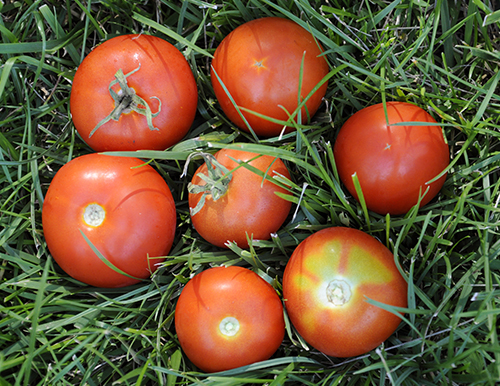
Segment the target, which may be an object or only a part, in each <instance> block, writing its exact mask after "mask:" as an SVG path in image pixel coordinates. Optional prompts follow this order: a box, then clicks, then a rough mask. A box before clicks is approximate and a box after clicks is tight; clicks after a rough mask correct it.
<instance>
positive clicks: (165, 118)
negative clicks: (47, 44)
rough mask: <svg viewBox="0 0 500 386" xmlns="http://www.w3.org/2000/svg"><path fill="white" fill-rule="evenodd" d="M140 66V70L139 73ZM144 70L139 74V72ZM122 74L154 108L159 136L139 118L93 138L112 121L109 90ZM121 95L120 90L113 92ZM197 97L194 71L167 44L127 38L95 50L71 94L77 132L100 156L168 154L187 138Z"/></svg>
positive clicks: (129, 116) (125, 118) (125, 117)
mask: <svg viewBox="0 0 500 386" xmlns="http://www.w3.org/2000/svg"><path fill="white" fill-rule="evenodd" d="M139 66H140V68H139ZM138 68H139V69H138ZM119 69H122V71H123V73H124V74H128V73H130V72H132V71H133V70H136V69H138V70H137V71H136V72H135V73H133V74H132V75H130V76H129V77H128V78H127V82H128V84H129V86H130V87H132V88H133V89H134V90H135V92H136V94H137V95H139V96H140V97H142V98H143V99H144V100H145V101H146V102H147V103H148V104H149V106H150V108H151V111H152V113H156V112H157V111H158V109H159V102H158V100H157V99H156V98H159V99H160V100H161V111H160V113H159V114H158V116H156V117H155V118H153V121H152V123H153V125H154V127H155V128H157V129H158V130H151V129H150V128H149V127H148V124H147V121H146V117H145V116H143V115H140V114H138V113H136V112H130V113H125V114H122V115H121V116H120V118H119V120H118V121H114V120H111V121H109V122H107V123H106V124H104V125H103V126H101V127H100V128H99V129H97V131H96V132H95V133H94V134H93V135H92V136H91V137H90V138H89V135H90V133H91V131H92V130H93V129H94V128H95V127H96V125H97V124H98V123H99V122H100V121H101V120H102V119H104V118H105V117H106V116H108V115H109V114H110V113H111V111H112V110H113V108H114V107H115V102H114V100H113V98H112V97H111V95H110V92H109V90H108V87H109V84H110V82H111V81H113V80H114V79H115V73H116V72H117V71H118V70H119ZM114 89H115V90H116V91H117V92H118V90H119V87H118V86H117V85H115V86H114ZM197 101H198V92H197V86H196V82H195V79H194V76H193V73H192V71H191V68H190V66H189V64H188V62H187V61H186V59H185V58H184V56H183V55H182V54H181V52H180V51H179V50H178V49H177V48H175V47H174V46H173V45H171V44H170V43H168V42H167V41H165V40H163V39H161V38H159V37H155V36H150V35H144V34H141V35H122V36H117V37H114V38H112V39H109V40H107V41H105V42H104V43H102V44H101V45H99V46H97V47H96V48H94V50H93V51H91V52H90V53H89V54H88V55H87V56H86V57H85V59H84V60H83V61H82V63H81V64H80V66H79V67H78V69H77V71H76V74H75V77H74V80H73V85H72V88H71V97H70V109H71V115H72V119H73V122H74V125H75V128H76V130H77V131H78V133H79V134H80V136H81V137H82V139H83V140H84V141H85V142H86V143H87V144H88V145H89V146H90V147H92V149H94V150H95V151H114V150H123V151H129V150H130V151H132V150H143V149H151V150H164V149H166V148H168V147H170V146H172V145H174V144H176V143H177V142H179V141H180V140H181V139H182V138H183V137H184V136H185V135H186V133H187V132H188V130H189V128H190V127H191V125H192V123H193V121H194V117H195V114H196V108H197Z"/></svg>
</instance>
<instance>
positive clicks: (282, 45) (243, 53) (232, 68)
mask: <svg viewBox="0 0 500 386" xmlns="http://www.w3.org/2000/svg"><path fill="white" fill-rule="evenodd" d="M322 52H323V49H322V47H321V45H320V44H319V43H318V42H317V41H315V40H314V37H313V35H311V33H309V32H308V31H306V30H305V29H304V28H302V27H301V26H299V25H298V24H297V23H295V22H293V21H291V20H287V19H282V18H279V17H265V18H261V19H256V20H252V21H250V22H248V23H245V24H243V25H241V26H239V27H238V28H236V29H235V30H233V31H232V32H231V33H230V34H229V35H228V36H227V37H226V38H224V40H222V42H221V43H220V45H219V46H218V47H217V49H216V51H215V54H214V58H213V61H212V69H211V79H212V85H213V88H214V91H215V95H216V97H217V99H218V101H219V103H220V105H221V107H222V110H223V111H224V113H225V114H226V115H227V117H228V118H229V119H230V120H231V121H232V122H233V123H234V124H236V125H237V126H238V127H239V128H241V129H243V130H245V131H249V130H248V128H247V125H246V124H245V122H244V121H243V120H242V119H241V117H240V115H239V114H238V112H237V110H236V109H235V107H234V105H233V103H232V102H231V100H230V98H229V97H228V95H227V93H226V91H225V90H224V88H223V86H222V84H224V86H225V87H226V88H227V90H228V91H229V94H230V95H231V97H232V98H233V100H234V101H235V102H236V104H237V105H238V106H239V107H244V108H246V109H249V110H252V111H255V112H258V113H260V114H264V115H266V116H268V117H272V118H274V119H279V120H282V121H287V120H288V118H289V116H288V114H292V113H293V112H294V111H295V110H296V109H297V107H298V99H299V89H300V99H301V101H302V100H303V99H304V98H305V97H306V96H307V95H308V94H309V92H311V91H312V90H313V88H314V87H316V85H317V84H318V83H319V82H320V81H321V79H322V78H323V77H324V76H325V75H327V74H328V71H329V69H328V63H327V61H326V59H325V58H324V57H323V56H320V55H321V53H322ZM304 54H305V56H304ZM303 58H304V67H303V79H302V83H300V82H299V80H300V71H301V63H302V59H303ZM216 74H217V75H216ZM217 77H219V78H220V79H221V80H222V84H221V82H220V81H219V79H218V78H217ZM326 88H327V84H326V83H325V84H323V85H322V86H321V87H320V88H319V89H318V90H317V91H316V92H315V93H314V95H313V96H312V97H311V98H310V99H309V100H308V101H307V103H306V106H307V111H306V109H305V108H302V110H301V111H302V112H301V114H302V122H306V121H307V120H308V117H312V116H313V115H314V113H315V112H316V111H317V110H318V107H319V105H320V104H321V101H322V98H323V97H324V96H325V93H326ZM283 108H285V110H286V112H285V111H284V110H283ZM287 112H288V113H287ZM243 115H244V117H245V119H246V120H247V121H248V123H249V124H250V126H251V127H252V129H253V131H254V132H255V133H256V134H257V135H262V136H274V135H278V134H280V132H281V131H282V129H283V125H280V124H277V123H271V122H269V121H268V120H265V119H263V118H259V117H257V116H255V115H254V114H251V113H248V112H243ZM295 121H297V119H295ZM292 130H293V127H292V126H289V127H287V129H286V131H292Z"/></svg>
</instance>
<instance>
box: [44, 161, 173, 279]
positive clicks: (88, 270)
mask: <svg viewBox="0 0 500 386" xmlns="http://www.w3.org/2000/svg"><path fill="white" fill-rule="evenodd" d="M42 225H43V231H44V235H45V239H46V241H47V246H48V247H49V250H50V252H51V254H52V256H53V257H54V259H55V261H56V262H57V263H58V264H59V266H60V267H61V268H62V269H63V270H64V271H65V272H66V273H68V274H69V275H70V276H72V277H73V278H75V279H77V280H80V281H82V282H84V283H86V284H89V285H93V286H96V287H122V286H126V285H130V284H134V283H137V282H138V281H139V280H137V279H134V278H138V279H143V278H147V277H149V276H150V274H151V272H152V271H154V270H155V269H156V268H157V266H156V265H157V264H158V263H160V262H161V261H163V260H164V256H165V255H166V254H167V253H168V252H169V250H170V248H171V246H172V243H173V239H174V233H175V227H176V210H175V204H174V200H173V197H172V194H171V192H170V189H169V187H168V186H167V184H166V182H165V180H163V178H162V177H161V176H160V174H159V173H158V172H157V171H156V170H154V169H153V168H152V167H151V166H149V165H144V163H143V162H142V161H141V160H139V159H137V158H126V157H115V156H106V155H102V154H89V155H84V156H81V157H77V158H75V159H73V160H72V161H70V162H68V163H67V164H66V165H64V166H63V167H62V168H61V169H60V170H59V171H58V172H57V173H56V175H55V176H54V178H53V180H52V182H51V184H50V186H49V189H48V191H47V194H46V196H45V201H44V203H43V209H42ZM81 232H83V234H85V236H86V237H87V238H88V239H89V240H90V242H91V243H92V244H93V245H94V246H95V247H96V248H97V250H98V251H99V252H100V253H101V254H102V255H103V256H104V257H105V258H106V259H107V260H108V261H109V262H110V263H111V264H112V265H113V266H114V267H116V268H118V269H119V270H121V271H123V272H125V273H126V274H128V275H131V276H133V277H134V278H130V277H127V276H125V275H123V274H121V273H119V272H117V271H115V270H114V269H112V268H111V267H109V266H108V265H106V264H105V263H104V262H103V261H102V260H101V259H100V258H99V257H98V254H96V253H95V252H94V251H93V250H92V248H91V247H90V246H89V244H88V243H87V241H86V240H85V238H84V237H83V235H82V233H81Z"/></svg>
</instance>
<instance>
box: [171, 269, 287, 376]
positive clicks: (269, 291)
mask: <svg viewBox="0 0 500 386" xmlns="http://www.w3.org/2000/svg"><path fill="white" fill-rule="evenodd" d="M175 330H176V332H177V337H178V338H179V343H180V345H181V348H182V349H183V351H184V353H185V354H186V355H187V357H188V358H189V359H190V360H191V362H192V363H193V364H194V365H196V366H197V367H198V368H200V369H201V370H203V371H205V372H215V371H223V370H229V369H232V368H236V367H240V366H245V365H249V364H251V363H254V362H258V361H263V360H266V359H269V358H270V357H271V356H272V355H273V354H274V353H275V352H276V350H277V349H278V347H279V346H280V344H281V342H282V341H283V338H284V335H285V322H284V318H283V305H282V303H281V300H280V297H279V296H278V294H277V293H276V291H275V290H274V288H273V287H272V286H271V285H270V284H269V283H267V282H266V281H265V280H264V279H262V278H261V277H260V276H259V275H257V274H256V273H255V272H253V271H251V270H249V269H247V268H243V267H237V266H230V267H214V268H209V269H207V270H205V271H202V272H201V273H199V274H197V275H196V276H194V277H193V278H192V279H191V280H190V281H189V282H188V283H187V284H186V285H185V286H184V288H183V290H182V292H181V295H180V296H179V299H178V301H177V305H176V308H175Z"/></svg>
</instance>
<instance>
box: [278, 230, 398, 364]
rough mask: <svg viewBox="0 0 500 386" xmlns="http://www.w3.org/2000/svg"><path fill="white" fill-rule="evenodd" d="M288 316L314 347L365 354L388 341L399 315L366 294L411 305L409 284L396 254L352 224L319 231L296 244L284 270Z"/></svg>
mask: <svg viewBox="0 0 500 386" xmlns="http://www.w3.org/2000/svg"><path fill="white" fill-rule="evenodd" d="M283 298H284V300H285V308H286V310H287V312H288V315H289V317H290V321H291V322H292V324H293V325H294V326H295V328H296V329H297V331H298V332H299V334H300V335H301V336H302V337H303V338H304V340H305V341H306V342H308V343H309V344H310V345H311V346H313V347H315V348H316V349H318V350H320V351H321V352H323V353H325V354H326V355H330V356H335V357H351V356H356V355H361V354H364V353H367V352H368V351H370V350H372V349H374V348H375V347H377V346H378V345H380V344H381V343H382V342H383V341H385V340H386V339H387V338H388V337H389V336H390V335H391V334H392V333H393V332H394V331H395V330H396V328H397V327H398V325H399V323H400V322H401V318H399V317H398V316H396V315H394V314H392V313H390V312H388V311H385V310H383V309H382V308H380V307H377V306H374V305H370V304H368V303H367V302H366V298H369V299H372V300H376V301H378V302H381V303H384V304H389V305H392V306H397V307H406V306H407V284H406V281H405V280H404V278H403V277H402V276H401V274H400V273H399V271H398V269H397V267H396V264H395V263H394V257H393V255H392V253H391V252H390V251H389V250H388V249H387V248H386V247H385V246H384V245H383V244H382V243H380V242H379V241H377V240H376V239H374V238H373V237H371V236H370V235H368V234H366V233H364V232H362V231H359V230H356V229H351V228H344V227H332V228H326V229H323V230H321V231H319V232H316V233H314V234H312V235H311V236H309V237H308V238H307V239H305V240H304V241H303V242H301V243H300V244H299V246H298V247H297V248H296V249H295V251H294V252H293V254H292V256H291V257H290V260H289V261H288V263H287V266H286V268H285V272H284V275H283Z"/></svg>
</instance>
